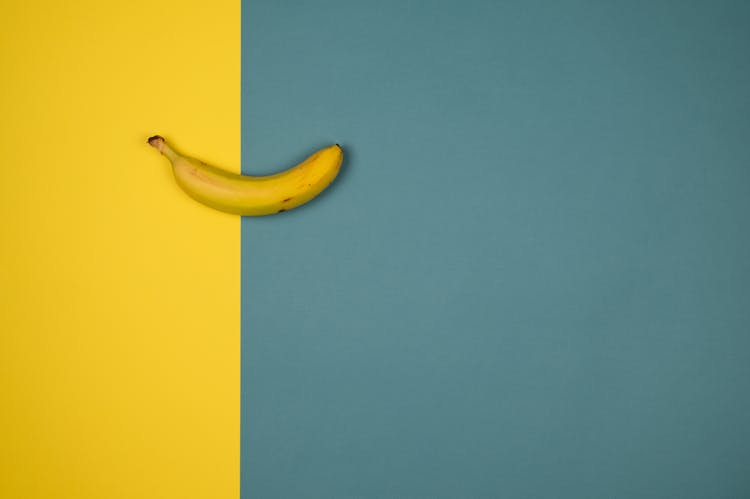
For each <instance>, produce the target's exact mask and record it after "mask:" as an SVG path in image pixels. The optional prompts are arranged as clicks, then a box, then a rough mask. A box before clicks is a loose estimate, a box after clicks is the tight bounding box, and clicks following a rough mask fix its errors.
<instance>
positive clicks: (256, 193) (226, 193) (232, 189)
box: [148, 135, 344, 216]
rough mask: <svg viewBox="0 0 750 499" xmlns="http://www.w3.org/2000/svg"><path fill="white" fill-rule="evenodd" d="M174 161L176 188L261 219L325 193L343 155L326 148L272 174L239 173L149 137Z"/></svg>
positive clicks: (336, 148) (205, 201)
mask: <svg viewBox="0 0 750 499" xmlns="http://www.w3.org/2000/svg"><path fill="white" fill-rule="evenodd" d="M148 143H149V145H151V146H152V147H155V148H156V149H157V150H158V151H159V152H160V153H161V154H162V155H164V156H166V157H167V159H168V160H169V161H170V162H171V163H172V170H173V173H174V178H175V180H176V181H177V184H178V185H179V186H180V187H181V188H182V190H184V191H185V192H186V193H187V194H188V195H189V196H190V197H192V198H193V199H195V200H196V201H199V202H201V203H203V204H205V205H208V206H210V207H212V208H215V209H217V210H220V211H224V212H227V213H233V214H236V215H247V216H262V215H272V214H274V213H281V212H282V211H288V210H291V209H292V208H296V207H297V206H300V205H302V204H305V203H306V202H308V201H310V200H311V199H313V198H314V197H315V196H317V195H318V194H320V193H321V192H323V190H324V189H325V188H326V187H328V185H329V184H330V183H331V182H332V181H333V179H335V178H336V175H338V173H339V169H340V168H341V161H342V160H343V158H344V153H343V151H342V150H341V146H339V145H338V144H335V145H332V146H329V147H325V148H323V149H320V150H319V151H317V152H315V153H313V154H312V155H310V156H309V157H308V158H307V159H306V160H304V161H303V162H301V163H300V164H298V165H296V166H293V167H292V168H289V169H288V170H284V171H282V172H279V173H276V174H274V175H267V176H251V175H238V174H236V173H231V172H228V171H226V170H223V169H221V168H217V167H215V166H211V165H207V164H206V163H204V162H202V161H200V160H197V159H195V158H191V157H188V156H184V155H182V154H180V153H178V152H176V151H175V150H174V149H172V148H171V147H169V145H168V144H167V142H166V140H164V138H163V137H161V136H159V135H154V136H153V137H150V138H149V139H148Z"/></svg>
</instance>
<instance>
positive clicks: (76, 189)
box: [0, 0, 240, 499]
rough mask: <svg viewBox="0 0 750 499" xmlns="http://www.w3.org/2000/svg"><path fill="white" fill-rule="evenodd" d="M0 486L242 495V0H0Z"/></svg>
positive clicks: (59, 491) (18, 490)
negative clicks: (203, 168)
mask: <svg viewBox="0 0 750 499" xmlns="http://www.w3.org/2000/svg"><path fill="white" fill-rule="evenodd" d="M0 57H1V59H2V75H3V76H2V79H0V85H1V86H2V88H1V90H2V91H1V92H0V109H1V110H2V114H1V115H0V116H2V120H3V122H2V129H1V130H0V131H1V132H2V133H0V157H2V165H0V168H2V170H1V171H2V177H1V180H0V210H1V212H2V217H1V218H0V262H1V263H0V339H1V341H2V343H1V344H0V390H1V393H0V397H1V404H2V409H1V410H0V466H1V467H0V497H2V498H3V499H12V498H22V499H29V498H47V499H49V498H68V497H71V498H80V499H84V498H108V499H111V498H152V497H153V498H157V497H158V498H198V497H200V498H234V497H238V495H239V407H240V406H239V396H240V394H239V378H240V376H239V375H240V371H239V369H240V365H239V360H240V353H239V352H240V350H239V343H240V336H239V331H240V329H239V320H240V314H239V308H240V306H239V299H240V280H239V279H240V220H239V218H237V217H233V216H229V215H224V214H221V213H218V212H215V211H212V210H210V209H208V208H204V207H203V206H201V205H199V204H197V203H195V202H194V201H192V200H190V199H189V198H188V197H187V196H186V195H184V194H183V193H182V192H181V191H179V189H178V188H177V187H176V185H175V183H174V181H173V179H172V178H171V172H170V170H169V166H168V163H167V161H166V159H165V158H163V157H161V156H160V155H159V154H158V153H157V152H156V151H155V150H154V149H152V148H150V147H149V146H148V145H147V144H146V138H147V137H148V136H149V135H151V134H154V133H160V134H163V135H164V136H165V137H167V139H170V140H171V141H172V142H173V143H174V145H175V146H177V147H178V148H180V149H182V150H183V151H184V152H186V153H190V154H192V155H196V156H198V157H201V158H203V159H207V160H210V161H211V162H214V163H217V164H220V165H222V166H225V167H227V168H230V169H233V170H235V171H239V166H240V2H239V1H238V0H219V1H211V2H197V1H193V2H184V1H177V0H160V1H158V2H153V1H148V2H145V1H135V2H134V1H128V2H120V3H110V2H100V1H96V2H94V1H74V2H72V3H66V2H51V1H46V2H33V1H32V2H28V1H26V0H10V1H8V0H5V1H4V2H2V6H1V7H0Z"/></svg>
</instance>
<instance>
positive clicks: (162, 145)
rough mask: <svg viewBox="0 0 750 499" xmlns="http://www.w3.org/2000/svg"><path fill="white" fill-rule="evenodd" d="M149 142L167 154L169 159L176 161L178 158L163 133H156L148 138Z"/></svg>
mask: <svg viewBox="0 0 750 499" xmlns="http://www.w3.org/2000/svg"><path fill="white" fill-rule="evenodd" d="M148 144H149V145H150V146H151V147H154V148H156V150H158V151H159V152H160V153H162V154H163V155H164V156H166V157H167V158H168V159H169V161H174V160H175V159H176V158H177V153H176V152H174V151H173V150H172V148H171V147H169V146H168V145H167V141H166V140H164V137H162V136H161V135H154V136H153V137H149V138H148Z"/></svg>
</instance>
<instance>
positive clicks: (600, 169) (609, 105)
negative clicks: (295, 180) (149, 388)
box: [242, 0, 750, 499]
mask: <svg viewBox="0 0 750 499" xmlns="http://www.w3.org/2000/svg"><path fill="white" fill-rule="evenodd" d="M242 13H243V30H242V32H243V42H242V43H243V45H242V57H243V59H242V66H243V80H242V104H243V113H242V123H243V127H242V134H243V135H242V146H243V147H242V151H243V170H244V171H245V172H246V173H268V172H273V171H279V170H281V169H283V168H286V167H287V166H290V165H292V164H294V163H295V162H296V161H297V160H300V159H302V158H304V157H305V156H306V155H307V154H309V153H310V152H312V151H313V150H315V149H316V148H318V147H320V146H323V145H328V144H330V143H334V142H339V143H341V144H342V146H343V148H344V151H345V154H346V161H345V164H344V169H343V173H342V176H341V178H339V179H338V180H337V181H336V183H335V184H334V185H333V186H332V187H331V188H330V190H329V191H327V192H326V193H325V194H324V195H323V196H322V197H320V198H319V199H317V200H315V201H313V202H312V203H311V204H310V205H308V206H307V207H303V208H300V209H299V210H294V211H291V212H288V213H284V214H281V215H278V216H274V217H269V218H263V219H244V220H243V225H242V314H243V315H242V335H243V336H242V349H243V350H242V353H243V368H242V390H243V392H242V396H243V403H242V404H243V405H242V407H243V409H242V497H243V498H249V499H266V498H296V499H307V498H321V499H323V498H324V499H352V498H357V499H360V498H368V499H369V498H373V499H375V498H378V499H380V498H409V499H440V498H445V499H457V498H472V499H480V498H487V499H490V498H498V497H509V498H538V497H556V498H576V499H580V498H602V497H607V498H617V499H620V498H621V499H626V498H627V499H630V498H635V497H638V498H649V497H651V498H665V497H680V498H706V497H717V498H718V497H725V498H728V497H745V496H747V495H748V494H750V482H748V479H747V477H748V476H749V475H750V473H749V472H750V470H749V469H748V463H749V462H750V433H749V431H750V430H748V425H747V414H748V412H749V411H750V395H749V394H750V353H749V352H750V333H749V331H750V262H749V261H748V255H750V232H748V230H747V229H748V226H747V217H748V214H750V170H749V169H748V165H750V147H749V146H748V144H750V120H749V119H748V116H749V114H748V111H749V110H750V92H749V91H748V89H749V88H750V65H748V59H747V54H748V49H750V37H749V36H748V31H747V26H748V25H750V9H749V8H748V6H747V5H746V4H745V3H742V2H732V1H720V2H708V1H700V2H697V1H689V2H667V1H657V2H636V3H623V2H557V1H538V2H525V1H524V2H522V1H509V2H497V1H479V0H473V1H464V2H450V1H436V2H419V1H406V2H404V1H403V0H398V1H397V0H384V1H380V2H363V1H354V2H352V1H343V0H330V1H322V0H317V1H306V2H301V1H290V2H278V1H271V0H251V1H246V2H243V6H242Z"/></svg>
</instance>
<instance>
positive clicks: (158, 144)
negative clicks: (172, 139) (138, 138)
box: [148, 135, 165, 152]
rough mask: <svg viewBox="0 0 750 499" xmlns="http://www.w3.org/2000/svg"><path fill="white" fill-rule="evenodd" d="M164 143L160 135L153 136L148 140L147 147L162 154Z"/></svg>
mask: <svg viewBox="0 0 750 499" xmlns="http://www.w3.org/2000/svg"><path fill="white" fill-rule="evenodd" d="M164 142H165V141H164V137H162V136H161V135H154V136H152V137H149V138H148V145H150V146H151V147H155V148H156V149H158V150H159V152H163V150H164Z"/></svg>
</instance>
